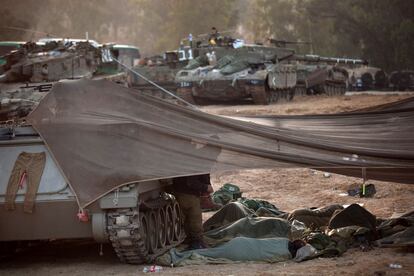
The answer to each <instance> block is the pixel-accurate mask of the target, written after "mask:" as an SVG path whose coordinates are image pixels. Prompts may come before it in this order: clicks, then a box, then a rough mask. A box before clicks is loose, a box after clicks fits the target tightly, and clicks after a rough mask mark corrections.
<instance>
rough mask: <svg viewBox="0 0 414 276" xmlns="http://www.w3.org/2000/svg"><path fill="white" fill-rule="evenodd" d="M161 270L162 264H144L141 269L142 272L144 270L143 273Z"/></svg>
mask: <svg viewBox="0 0 414 276" xmlns="http://www.w3.org/2000/svg"><path fill="white" fill-rule="evenodd" d="M161 271H162V266H159V265H151V266H146V267H144V269H143V270H142V272H144V273H147V272H161Z"/></svg>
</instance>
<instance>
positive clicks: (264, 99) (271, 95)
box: [249, 86, 295, 105]
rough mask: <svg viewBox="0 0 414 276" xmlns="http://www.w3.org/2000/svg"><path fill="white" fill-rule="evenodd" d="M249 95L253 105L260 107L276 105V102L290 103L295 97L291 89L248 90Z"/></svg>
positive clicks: (263, 88)
mask: <svg viewBox="0 0 414 276" xmlns="http://www.w3.org/2000/svg"><path fill="white" fill-rule="evenodd" d="M249 93H250V95H251V97H252V99H253V102H254V103H255V104H262V105H267V104H271V103H277V102H278V101H288V102H290V101H291V100H293V97H294V96H295V90H294V89H292V88H286V89H278V90H274V89H267V88H266V87H264V86H262V87H253V88H249Z"/></svg>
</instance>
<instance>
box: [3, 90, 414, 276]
mask: <svg viewBox="0 0 414 276" xmlns="http://www.w3.org/2000/svg"><path fill="white" fill-rule="evenodd" d="M405 97H407V95H380V96H378V95H353V96H340V97H331V98H328V97H304V98H298V99H295V100H294V101H293V102H289V103H281V104H275V105H269V106H254V105H239V106H224V105H220V106H218V105H215V106H205V107H203V108H202V109H203V110H204V111H206V112H209V113H213V114H222V115H235V114H238V115H242V114H243V115H253V114H289V115H292V114H310V113H334V112H343V111H350V110H354V109H359V108H364V107H367V106H372V105H377V104H382V103H386V102H391V101H395V100H399V99H403V98H405ZM228 182H231V183H234V184H236V185H238V186H239V187H240V188H241V189H242V191H243V196H246V197H251V198H260V199H265V200H267V201H270V202H271V203H273V204H275V205H276V206H277V207H278V208H279V209H281V210H284V211H292V210H293V209H296V208H303V207H318V206H324V205H328V204H333V203H339V204H351V203H361V204H363V205H364V207H365V208H367V209H368V210H369V211H370V212H372V213H373V214H375V215H377V216H378V217H381V218H386V217H389V216H391V215H392V214H393V213H401V212H405V211H408V210H410V209H412V208H413V206H414V205H413V201H414V185H404V184H397V183H389V182H380V181H369V183H373V184H375V187H376V190H377V193H376V194H375V196H374V197H373V198H358V197H349V196H342V195H341V193H343V192H345V191H346V189H347V188H348V186H349V185H352V184H355V183H361V180H360V179H357V178H352V177H345V176H341V175H336V174H331V175H324V173H323V172H319V171H313V170H310V169H270V170H269V169H268V170H258V169H255V170H244V171H232V172H221V173H215V174H213V175H212V184H213V186H214V188H215V189H218V188H219V187H221V186H222V185H223V184H225V183H228ZM212 214H213V213H212V212H210V213H204V219H206V218H208V217H210V216H211V215H212ZM103 249H104V250H103V253H104V255H103V256H99V254H98V253H99V246H98V245H97V244H94V243H93V242H91V241H71V242H68V241H55V242H51V243H45V244H42V245H37V246H35V247H32V248H29V249H27V250H25V251H23V252H20V253H19V254H17V255H15V256H13V257H10V258H8V259H3V260H0V262H1V263H0V275H28V274H30V275H58V274H60V275H140V274H143V273H142V270H143V267H144V266H141V265H140V266H134V265H126V264H121V263H119V262H118V260H117V259H116V256H115V255H114V253H113V251H112V249H111V248H110V246H108V245H105V246H104V248H103ZM390 264H400V265H401V266H402V268H397V269H394V268H390V267H389V265H390ZM158 274H160V275H414V252H413V251H412V250H411V251H407V250H400V249H391V248H375V249H374V250H371V251H368V252H362V251H360V250H359V249H358V248H355V249H350V250H348V251H347V252H346V253H345V254H344V255H343V256H341V257H338V258H331V259H323V258H320V259H316V260H311V261H307V262H303V263H294V262H292V261H289V262H283V263H276V264H258V263H240V264H232V265H200V266H187V267H179V268H170V267H164V268H163V270H162V272H160V273H158Z"/></svg>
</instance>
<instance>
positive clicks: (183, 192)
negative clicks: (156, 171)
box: [173, 174, 212, 249]
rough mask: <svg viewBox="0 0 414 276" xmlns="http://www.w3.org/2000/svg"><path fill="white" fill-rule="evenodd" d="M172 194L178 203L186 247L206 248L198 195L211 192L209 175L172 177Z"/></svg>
mask: <svg viewBox="0 0 414 276" xmlns="http://www.w3.org/2000/svg"><path fill="white" fill-rule="evenodd" d="M173 189H174V195H175V197H176V198H177V201H178V204H180V207H181V212H182V219H183V221H184V230H185V233H186V235H187V239H186V243H188V244H189V247H188V249H201V248H206V245H205V244H204V242H203V237H202V236H203V221H202V215H201V207H200V197H201V195H203V194H205V193H207V192H208V193H209V192H212V191H211V190H210V189H212V188H211V184H210V175H208V174H203V175H194V176H184V177H178V178H174V179H173Z"/></svg>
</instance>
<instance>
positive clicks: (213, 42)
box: [208, 27, 221, 45]
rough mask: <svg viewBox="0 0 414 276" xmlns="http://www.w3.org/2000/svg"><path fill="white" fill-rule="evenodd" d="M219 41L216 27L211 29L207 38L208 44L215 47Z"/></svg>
mask: <svg viewBox="0 0 414 276" xmlns="http://www.w3.org/2000/svg"><path fill="white" fill-rule="evenodd" d="M219 40H221V36H220V33H219V32H218V31H217V29H216V27H212V28H211V33H210V37H209V38H208V42H209V43H210V44H211V45H216V44H218V42H219Z"/></svg>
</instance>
